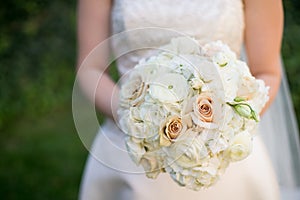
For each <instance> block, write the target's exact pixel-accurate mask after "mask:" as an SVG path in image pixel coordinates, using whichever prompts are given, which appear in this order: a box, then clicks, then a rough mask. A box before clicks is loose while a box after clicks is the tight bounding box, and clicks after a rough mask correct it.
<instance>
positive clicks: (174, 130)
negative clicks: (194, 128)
mask: <svg viewBox="0 0 300 200" xmlns="http://www.w3.org/2000/svg"><path fill="white" fill-rule="evenodd" d="M185 129H186V126H185V125H184V124H183V123H182V120H181V118H180V117H178V116H171V117H169V118H168V119H167V120H166V121H165V123H164V124H163V125H162V126H161V128H160V132H159V135H160V145H162V146H169V145H171V144H172V142H174V141H175V140H176V139H177V138H178V136H179V135H180V134H181V133H182V132H184V131H185Z"/></svg>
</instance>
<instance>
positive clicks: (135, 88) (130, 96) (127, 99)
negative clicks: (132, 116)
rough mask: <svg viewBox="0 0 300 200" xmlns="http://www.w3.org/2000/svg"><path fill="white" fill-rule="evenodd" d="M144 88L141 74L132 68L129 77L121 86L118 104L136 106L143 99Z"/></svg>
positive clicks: (145, 86) (145, 87)
mask: <svg viewBox="0 0 300 200" xmlns="http://www.w3.org/2000/svg"><path fill="white" fill-rule="evenodd" d="M146 89H147V85H146V83H145V82H144V80H143V76H142V75H141V74H140V73H138V71H137V70H133V71H132V72H131V74H130V76H129V79H128V80H127V81H126V82H125V83H124V84H123V85H122V87H121V91H120V105H121V106H124V105H126V104H128V105H129V107H130V106H137V105H138V104H140V103H141V102H142V101H143V100H144V96H145V93H146Z"/></svg>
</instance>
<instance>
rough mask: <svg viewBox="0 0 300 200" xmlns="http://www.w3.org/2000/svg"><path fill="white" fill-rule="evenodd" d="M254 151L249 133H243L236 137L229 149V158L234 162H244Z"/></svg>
mask: <svg viewBox="0 0 300 200" xmlns="http://www.w3.org/2000/svg"><path fill="white" fill-rule="evenodd" d="M251 151H252V137H251V135H250V134H249V132H247V131H243V132H240V133H238V134H237V135H235V137H234V138H233V140H232V142H231V144H230V146H229V148H228V153H229V158H230V159H231V160H232V161H239V160H243V159H245V158H246V157H248V155H249V154H250V153H251Z"/></svg>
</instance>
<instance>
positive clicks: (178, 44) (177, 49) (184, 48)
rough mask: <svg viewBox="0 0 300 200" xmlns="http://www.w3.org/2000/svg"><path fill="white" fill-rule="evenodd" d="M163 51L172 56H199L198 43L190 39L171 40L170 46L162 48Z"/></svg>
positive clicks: (178, 38)
mask: <svg viewBox="0 0 300 200" xmlns="http://www.w3.org/2000/svg"><path fill="white" fill-rule="evenodd" d="M163 49H164V50H166V51H170V52H171V53H174V54H199V53H200V48H199V43H198V42H197V41H196V40H195V39H193V38H191V37H177V38H173V39H172V40H171V42H170V44H168V45H166V46H164V47H163Z"/></svg>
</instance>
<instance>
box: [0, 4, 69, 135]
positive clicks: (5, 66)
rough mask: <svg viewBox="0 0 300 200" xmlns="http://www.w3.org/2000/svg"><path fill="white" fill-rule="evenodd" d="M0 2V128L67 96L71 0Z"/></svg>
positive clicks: (56, 102) (42, 109) (38, 112)
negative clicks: (16, 118)
mask: <svg viewBox="0 0 300 200" xmlns="http://www.w3.org/2000/svg"><path fill="white" fill-rule="evenodd" d="M70 3H71V4H70ZM1 4H2V5H1V7H0V23H1V27H0V66H1V67H0V85H1V90H0V96H1V100H0V129H1V128H3V127H4V126H5V125H7V123H10V122H11V121H12V120H13V119H14V118H15V117H18V116H21V115H22V114H24V113H25V114H26V115H32V116H36V115H40V114H42V113H45V112H47V111H49V110H51V108H52V107H53V106H56V105H59V104H61V103H63V102H66V101H70V94H71V89H72V83H73V77H74V60H75V37H74V35H75V29H74V27H75V2H71V1H64V2H62V1H58V0H56V1H55V0H54V1H41V0H40V1H32V0H31V1H19V0H13V1H5V2H2V3H1Z"/></svg>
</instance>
